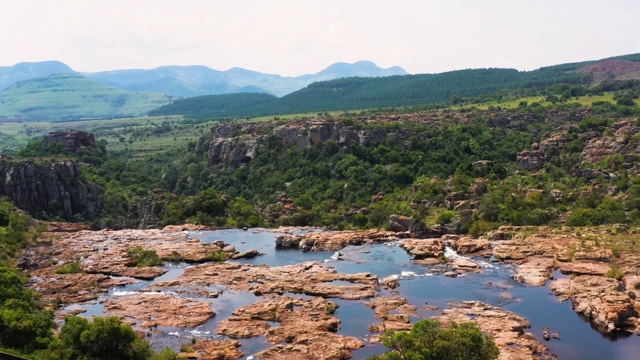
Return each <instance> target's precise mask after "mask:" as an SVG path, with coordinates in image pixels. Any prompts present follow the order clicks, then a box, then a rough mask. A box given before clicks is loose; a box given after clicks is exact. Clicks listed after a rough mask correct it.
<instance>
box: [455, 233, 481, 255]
mask: <svg viewBox="0 0 640 360" xmlns="http://www.w3.org/2000/svg"><path fill="white" fill-rule="evenodd" d="M453 243H454V244H453V246H452V248H453V249H455V250H456V251H457V252H458V253H459V254H470V253H475V252H479V251H483V250H488V249H489V248H490V247H491V243H490V242H489V240H487V239H474V238H472V237H469V236H463V237H461V238H459V239H457V240H456V241H454V242H453Z"/></svg>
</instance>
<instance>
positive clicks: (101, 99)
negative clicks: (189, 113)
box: [0, 74, 171, 120]
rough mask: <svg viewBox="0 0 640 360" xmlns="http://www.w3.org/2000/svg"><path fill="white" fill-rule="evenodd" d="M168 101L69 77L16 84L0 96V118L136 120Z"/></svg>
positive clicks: (155, 96)
mask: <svg viewBox="0 0 640 360" xmlns="http://www.w3.org/2000/svg"><path fill="white" fill-rule="evenodd" d="M170 101H171V98H170V97H167V96H166V95H163V94H159V93H145V92H131V91H125V90H120V89H115V88H111V87H108V86H106V85H103V84H101V83H99V82H97V81H94V80H90V79H87V78H85V77H82V76H78V75H72V74H57V75H52V76H49V77H44V78H38V79H32V80H27V81H23V82H19V83H17V84H14V85H13V86H11V87H9V88H8V89H6V90H4V91H2V92H0V117H23V118H29V119H47V120H60V119H70V118H91V117H112V116H138V115H142V114H144V113H146V112H147V111H149V110H150V109H153V108H156V107H158V106H160V105H164V104H166V103H168V102H170Z"/></svg>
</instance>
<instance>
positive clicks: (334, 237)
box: [276, 229, 409, 251]
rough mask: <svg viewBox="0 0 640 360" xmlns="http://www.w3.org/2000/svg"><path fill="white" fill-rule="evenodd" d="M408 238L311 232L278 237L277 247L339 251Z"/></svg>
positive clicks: (377, 232) (370, 233) (378, 233)
mask: <svg viewBox="0 0 640 360" xmlns="http://www.w3.org/2000/svg"><path fill="white" fill-rule="evenodd" d="M407 236H409V234H408V233H396V232H393V231H383V230H377V229H371V230H358V231H354V230H345V231H331V232H309V233H306V234H300V235H295V236H293V235H281V236H278V237H276V247H298V248H299V249H300V250H302V251H337V250H340V249H342V248H344V247H346V246H349V245H362V244H382V243H388V242H393V241H397V240H398V238H400V237H407Z"/></svg>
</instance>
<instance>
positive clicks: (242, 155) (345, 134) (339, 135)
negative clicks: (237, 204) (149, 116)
mask: <svg viewBox="0 0 640 360" xmlns="http://www.w3.org/2000/svg"><path fill="white" fill-rule="evenodd" d="M211 134H212V140H211V143H210V144H209V164H210V165H211V166H213V167H221V168H229V169H235V168H238V167H240V166H243V165H246V164H248V163H249V162H250V161H251V160H252V159H253V158H254V157H255V156H256V153H257V152H258V151H260V147H261V146H262V145H261V143H262V142H263V141H265V140H266V139H268V138H269V137H273V138H274V139H275V140H276V141H278V142H279V143H281V144H294V145H295V146H297V147H298V148H301V149H306V148H308V147H310V146H316V145H320V144H323V143H325V142H327V141H329V140H333V141H335V142H336V143H337V144H338V145H339V146H341V147H349V146H350V145H351V143H356V144H359V145H362V146H368V145H370V144H371V143H374V142H379V141H382V140H383V139H384V137H385V136H386V133H385V132H384V130H382V128H378V129H365V130H357V129H355V128H353V127H352V126H349V125H346V124H343V123H342V122H334V121H325V120H311V121H308V122H304V123H302V122H291V123H287V124H284V125H279V126H278V125H276V124H274V123H263V124H242V125H226V124H225V125H219V126H216V127H214V128H213V129H211Z"/></svg>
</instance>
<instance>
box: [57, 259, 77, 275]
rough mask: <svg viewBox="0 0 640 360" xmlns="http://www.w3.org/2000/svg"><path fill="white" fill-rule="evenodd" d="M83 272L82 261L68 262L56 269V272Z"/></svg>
mask: <svg viewBox="0 0 640 360" xmlns="http://www.w3.org/2000/svg"><path fill="white" fill-rule="evenodd" d="M83 272H84V270H82V267H81V266H80V263H79V262H77V261H72V262H69V263H66V264H64V265H62V266H61V267H59V268H58V269H57V270H56V274H79V273H83Z"/></svg>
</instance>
